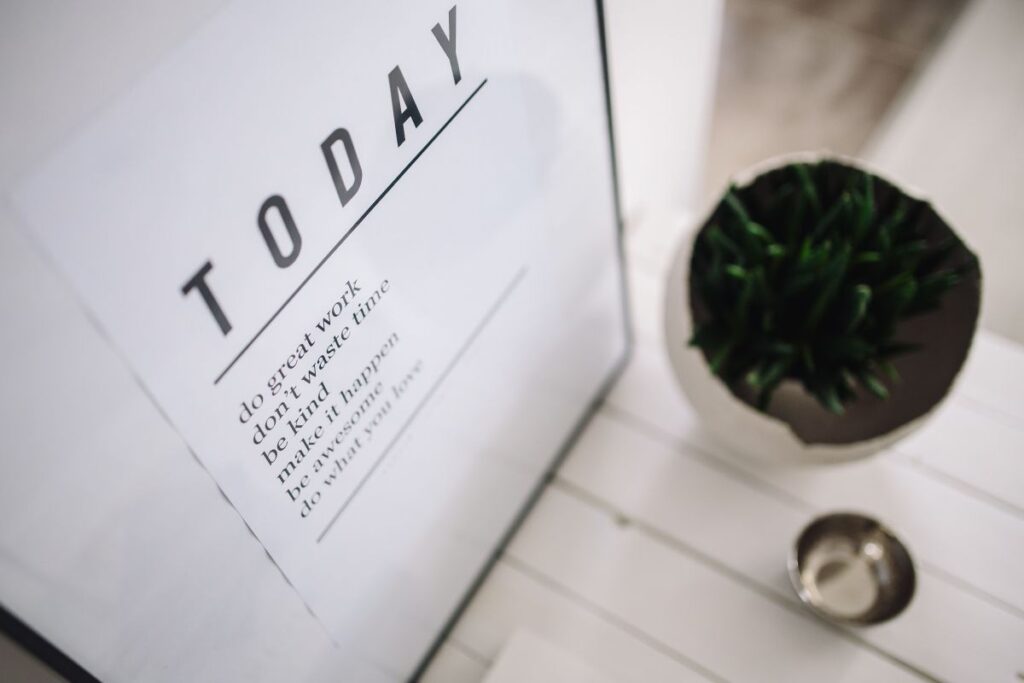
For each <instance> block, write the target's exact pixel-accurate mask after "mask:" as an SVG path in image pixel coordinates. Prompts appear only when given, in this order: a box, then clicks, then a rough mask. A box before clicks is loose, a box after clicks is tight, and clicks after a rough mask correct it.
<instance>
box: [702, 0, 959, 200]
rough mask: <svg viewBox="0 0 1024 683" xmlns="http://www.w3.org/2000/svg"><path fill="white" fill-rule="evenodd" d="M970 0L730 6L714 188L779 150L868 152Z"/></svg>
mask: <svg viewBox="0 0 1024 683" xmlns="http://www.w3.org/2000/svg"><path fill="white" fill-rule="evenodd" d="M967 2H968V0H857V1H856V2H850V1H849V0H726V2H725V14H724V19H723V24H722V38H721V40H722V42H721V61H720V63H719V68H718V77H717V83H716V88H715V99H714V114H713V116H712V124H711V141H710V147H709V151H708V160H707V165H706V170H705V189H706V191H707V192H710V193H715V192H718V191H720V190H721V188H722V186H723V185H724V184H725V183H726V181H727V180H728V177H729V175H730V174H731V173H733V172H735V171H737V170H740V169H743V168H746V167H747V166H750V165H751V164H754V163H757V162H758V161H761V160H763V159H766V158H768V157H771V156H775V155H777V154H783V153H786V152H790V151H793V150H801V149H830V150H832V151H834V152H839V153H841V154H848V155H851V156H856V155H859V154H860V153H861V152H863V151H864V148H865V145H867V143H868V141H869V140H870V139H871V137H872V135H873V134H874V133H875V132H876V130H878V128H879V126H880V125H881V124H882V122H883V121H884V120H885V117H886V115H887V114H888V113H889V111H890V110H891V109H892V108H893V107H894V106H895V105H896V104H897V102H898V100H899V98H900V95H901V93H903V92H904V91H906V90H908V89H910V88H911V87H912V86H913V83H914V80H915V77H916V76H917V75H918V74H919V73H921V72H922V71H923V70H924V69H926V68H927V65H928V63H929V61H930V60H931V58H932V56H933V54H934V52H935V50H936V49H937V47H938V46H939V44H940V43H941V42H942V40H943V38H945V36H946V35H947V34H948V32H949V30H950V28H952V26H953V25H954V23H955V22H956V21H957V19H958V17H960V16H961V14H962V11H963V10H964V8H965V5H966V4H967Z"/></svg>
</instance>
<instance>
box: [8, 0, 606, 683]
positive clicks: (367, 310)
mask: <svg viewBox="0 0 1024 683" xmlns="http://www.w3.org/2000/svg"><path fill="white" fill-rule="evenodd" d="M585 7H586V12H585V13H584V14H583V15H582V17H583V19H582V20H581V18H580V13H579V12H578V11H577V13H576V15H575V16H572V15H571V14H566V17H565V18H566V20H567V21H566V24H565V29H564V30H565V34H564V35H565V37H566V40H567V42H566V44H565V45H561V46H560V45H556V44H553V43H552V42H551V41H550V40H549V39H547V38H543V36H545V35H546V36H550V35H551V33H552V28H551V27H550V26H549V27H548V28H545V29H544V30H543V31H542V32H539V33H537V34H536V35H534V34H533V31H532V28H531V26H532V25H533V22H535V21H536V14H535V13H534V11H533V10H530V9H529V7H527V6H526V5H519V6H517V3H512V2H509V3H502V2H498V3H495V2H483V0H457V1H455V2H452V1H451V0H449V1H447V2H436V1H430V2H403V3H398V2H359V3H355V2H336V1H331V2H305V3H298V4H295V3H269V2H268V3H262V2H261V3H235V4H231V5H229V6H227V7H226V8H225V9H223V10H222V11H221V12H220V13H219V14H218V15H217V16H215V17H214V18H213V19H211V20H210V22H209V23H208V24H207V25H205V26H204V27H203V28H202V29H201V30H200V31H199V32H197V33H196V34H194V35H193V36H191V37H190V38H189V39H188V40H187V41H186V42H185V43H184V44H182V45H181V46H179V47H178V48H176V49H175V50H174V51H173V52H172V53H171V54H170V55H168V56H167V57H166V58H165V59H164V60H162V61H161V62H160V63H159V64H158V65H157V67H156V68H154V69H153V70H152V71H151V72H150V73H148V74H147V75H146V76H145V77H144V78H142V79H141V80H140V81H139V82H137V83H136V84H135V85H134V86H133V87H132V88H131V89H130V90H129V91H128V92H127V93H126V94H125V95H124V96H123V97H121V98H119V99H118V100H117V101H115V102H112V103H111V104H110V106H109V107H107V108H106V109H104V110H103V111H102V112H100V113H99V114H98V115H97V116H96V117H95V118H94V119H93V120H91V121H89V122H88V123H87V124H86V125H85V126H84V127H82V129H81V130H80V131H79V132H78V133H77V134H76V135H75V136H74V137H73V139H71V140H68V141H65V142H63V143H62V144H60V145H58V146H57V147H56V151H55V152H54V154H52V156H50V157H49V158H48V159H47V160H46V162H45V163H44V164H42V165H41V166H40V167H39V168H38V169H36V170H35V171H34V172H33V173H31V174H29V175H28V176H27V177H26V178H24V179H23V181H22V182H20V183H19V185H18V190H17V192H16V193H15V196H14V205H15V209H16V211H17V212H18V214H19V215H20V217H21V219H22V220H23V222H24V223H25V224H26V225H27V226H28V227H29V229H30V230H31V232H32V233H33V234H35V235H36V236H37V237H38V238H39V240H40V241H41V242H42V244H43V245H44V247H45V249H46V251H47V252H49V253H50V254H51V255H52V257H53V259H54V260H55V262H56V264H57V266H58V267H59V268H60V269H61V270H62V271H64V272H65V273H66V274H67V275H68V277H69V280H70V282H71V283H72V285H73V286H74V287H75V288H76V289H78V290H79V292H80V293H81V298H82V300H83V302H84V304H85V305H86V306H87V307H88V308H89V309H90V310H91V311H92V312H93V314H94V316H95V319H96V322H97V324H98V326H99V327H100V328H101V329H102V330H103V331H104V332H105V333H106V334H107V335H108V337H109V339H110V341H111V343H112V344H113V345H114V346H115V347H117V348H118V349H119V351H120V352H121V353H122V354H123V356H124V358H125V361H126V362H127V363H128V364H129V365H130V366H131V367H132V368H133V369H134V371H135V372H136V374H137V376H138V378H139V380H140V382H141V384H142V385H143V386H144V387H145V389H146V390H147V392H148V393H149V394H150V395H151V397H152V399H153V401H154V403H155V404H156V405H157V406H158V407H159V408H160V410H161V411H162V412H163V413H164V414H165V415H166V417H167V419H168V420H169V421H170V423H171V424H173V425H174V427H175V428H176V429H177V430H178V432H179V433H180V435H181V437H182V438H183V439H184V440H185V441H186V442H187V443H188V444H189V446H190V448H191V450H192V451H193V452H194V454H195V456H196V458H197V459H198V461H199V462H200V463H201V464H202V465H203V466H204V467H205V468H206V469H207V470H208V471H209V472H210V474H211V475H212V477H213V479H214V480H215V482H216V483H217V485H218V486H219V487H220V489H221V490H222V491H223V493H224V495H225V497H226V498H227V500H228V501H230V503H231V504H232V505H233V506H234V507H235V508H236V509H237V510H238V512H239V514H240V515H241V517H242V519H243V520H244V522H245V524H246V525H247V526H248V527H249V528H250V529H251V531H252V533H253V534H254V535H255V537H256V538H257V539H258V540H259V542H260V543H262V544H263V546H264V547H265V548H266V550H267V552H268V554H269V555H270V557H271V558H272V559H273V561H274V562H276V564H277V565H278V566H279V567H280V569H281V570H282V572H283V575H284V576H285V577H286V579H287V580H288V581H289V582H291V583H292V584H293V585H294V587H295V588H296V589H297V590H298V592H299V594H300V595H301V596H302V598H303V600H304V601H305V602H306V604H307V605H308V606H309V608H310V609H311V611H312V612H313V613H314V614H315V615H316V616H317V617H318V618H319V619H320V621H321V622H322V623H323V624H324V626H325V627H326V629H327V630H328V632H329V633H330V634H331V636H332V639H333V640H334V642H335V643H336V644H338V645H339V646H341V647H353V648H355V647H358V648H359V649H360V650H361V651H362V650H364V649H365V648H367V647H369V648H370V650H371V651H372V654H376V655H377V656H379V657H380V659H381V660H385V659H390V661H389V664H393V665H394V666H395V667H396V669H397V670H399V671H405V672H406V673H407V672H408V666H409V665H408V662H413V661H415V657H416V656H418V655H419V654H422V649H423V634H424V633H427V632H429V631H430V630H431V629H434V630H436V628H437V627H439V626H440V623H439V622H440V619H439V617H440V616H442V615H445V614H447V613H448V611H449V610H450V609H451V608H452V607H453V606H454V595H453V594H452V587H453V586H457V585H463V586H464V585H465V584H466V582H467V580H468V578H469V577H471V576H472V574H473V573H474V572H475V571H477V570H479V568H480V565H481V560H482V558H480V557H465V558H459V557H453V556H452V555H451V554H450V553H445V552H443V551H442V550H441V549H438V548H431V538H432V537H434V536H432V534H433V533H434V531H435V530H436V525H437V524H439V523H442V521H443V520H444V519H446V517H445V514H446V511H445V505H446V503H445V501H446V500H447V499H448V498H449V496H450V494H451V492H452V491H455V490H460V489H465V488H466V487H473V486H487V485H488V484H487V482H481V481H480V479H479V477H480V476H482V475H481V472H484V471H486V472H488V474H487V475H486V476H487V477H491V478H493V477H495V470H493V469H491V470H488V469H487V467H488V466H491V465H493V463H494V462H501V463H503V464H502V467H503V468H504V471H506V472H508V476H509V481H515V482H516V485H515V486H512V487H510V488H509V489H508V490H507V491H506V496H505V497H502V498H498V499H492V500H490V501H487V504H488V505H491V506H494V509H495V510H498V511H499V512H500V515H499V516H500V517H501V518H502V519H510V518H511V515H512V514H514V510H515V509H516V508H517V506H518V505H519V504H520V503H521V502H522V497H523V495H524V493H525V491H527V490H528V489H529V486H530V485H532V483H533V482H535V481H536V479H537V477H539V475H540V473H541V472H542V471H543V469H544V467H545V466H546V463H547V462H549V461H550V459H551V458H552V457H553V455H554V452H555V450H556V449H557V447H558V444H559V443H561V441H562V440H563V439H564V438H565V436H566V435H567V433H568V431H569V429H570V428H571V425H572V424H573V422H574V420H575V419H577V418H578V417H579V415H580V414H581V413H582V411H583V410H584V406H585V404H586V401H587V400H589V398H590V397H591V396H592V395H593V393H594V391H596V388H597V387H598V385H599V384H600V381H601V380H602V379H603V378H604V377H605V376H606V374H607V372H608V371H609V369H610V367H611V366H612V364H613V363H614V361H615V360H616V359H617V358H619V357H620V356H621V354H622V352H623V349H624V343H625V342H624V339H623V332H622V330H623V329H624V321H623V320H622V311H621V308H620V297H621V292H620V290H619V287H620V285H619V281H618V265H617V251H616V237H615V219H614V205H613V188H612V183H611V158H610V150H609V146H608V137H607V121H606V119H605V114H604V100H603V91H602V88H603V81H602V76H601V71H600V52H599V46H598V42H597V40H598V39H597V28H596V23H590V22H591V21H593V16H592V12H593V9H592V7H591V6H590V5H589V4H588V5H586V6H585ZM570 19H571V21H569V20H570ZM545 21H547V22H549V24H551V25H553V26H555V27H558V25H559V21H560V20H559V19H558V18H557V17H549V18H547V19H546V20H545ZM557 30H560V29H557V28H556V31H557ZM581 51H582V52H583V53H584V56H582V57H581V56H578V55H577V56H574V57H572V58H571V59H570V58H568V57H567V55H569V54H571V53H578V52H581ZM560 60H561V61H560ZM580 63H583V64H586V65H588V68H587V69H585V70H583V71H582V72H580V71H579V70H578V69H576V67H575V66H572V69H573V71H570V69H569V67H570V65H576V64H580ZM560 64H561V66H559V65H560ZM560 69H562V70H564V71H561V73H563V74H570V73H571V75H572V77H571V78H560V76H559V74H560ZM552 79H555V80H554V81H552ZM67 353H72V354H73V353H75V348H74V344H73V340H69V344H68V347H67ZM78 398H79V400H88V397H78ZM144 452H145V450H144V444H140V457H144ZM484 463H490V464H491V465H486V466H485V464H484ZM495 490H498V489H495ZM182 505H188V501H187V500H183V501H182ZM491 540H492V541H494V542H496V540H497V539H496V538H494V539H491ZM140 551H142V549H140ZM453 567H455V568H456V571H454V574H453V569H452V568H453ZM453 576H454V578H453ZM435 590H436V594H435ZM410 606H414V607H410ZM410 614H412V615H414V616H415V615H425V616H424V617H423V623H418V622H417V621H416V619H410V618H409V616H410ZM404 642H413V643H415V647H407V646H403V647H404V649H405V650H408V652H407V653H406V652H405V651H403V652H402V653H401V656H400V657H399V658H398V660H397V663H396V660H395V658H394V656H393V655H394V649H395V648H396V647H398V646H397V645H396V643H404ZM403 658H405V659H403ZM406 659H407V660H408V662H407V661H406Z"/></svg>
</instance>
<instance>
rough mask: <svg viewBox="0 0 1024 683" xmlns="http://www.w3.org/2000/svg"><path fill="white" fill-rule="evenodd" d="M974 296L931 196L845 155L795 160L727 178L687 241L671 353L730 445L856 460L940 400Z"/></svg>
mask: <svg viewBox="0 0 1024 683" xmlns="http://www.w3.org/2000/svg"><path fill="white" fill-rule="evenodd" d="M979 301H980V270H979V266H978V260H977V257H976V256H975V255H974V254H973V253H972V252H971V251H970V250H969V249H968V248H967V247H966V246H965V245H964V243H963V241H962V240H961V239H960V238H959V237H958V236H957V235H956V234H955V233H954V232H953V230H952V229H951V228H950V227H949V225H948V224H947V223H946V222H945V221H944V220H943V219H942V218H941V217H940V216H939V215H938V213H936V211H935V210H934V209H933V208H932V206H931V204H930V203H928V202H927V201H925V200H923V199H920V198H918V197H915V196H913V195H912V194H910V193H909V192H907V191H904V190H901V189H900V188H898V187H896V186H895V185H893V184H892V183H890V182H888V181H886V180H884V179H882V178H880V177H879V176H878V175H876V174H874V173H872V172H869V171H866V170H864V169H862V168H860V167H859V166H857V165H855V164H854V163H852V162H850V161H847V160H840V159H835V158H829V159H823V160H811V159H806V158H802V159H794V160H790V161H785V162H783V163H781V164H775V165H773V166H771V167H769V168H768V169H767V170H764V171H762V172H759V173H758V172H754V173H751V174H748V179H747V180H746V181H745V182H739V183H738V184H734V185H731V186H730V187H729V188H728V190H727V191H726V192H725V194H724V195H723V196H722V197H721V199H720V200H719V201H718V202H717V203H716V204H715V206H714V208H713V209H712V210H711V212H710V214H709V215H708V216H707V218H706V219H705V220H704V221H703V222H702V223H701V225H700V228H699V230H698V231H697V233H696V234H695V235H694V236H693V238H692V239H691V240H690V241H688V243H687V245H685V247H684V248H682V249H680V250H679V253H678V254H677V257H676V260H675V264H674V267H673V269H672V273H671V275H670V279H669V283H668V288H667V296H666V332H667V337H668V349H669V356H670V358H671V360H672V364H673V367H674V369H675V371H676V375H677V377H678V378H679V380H680V382H681V385H682V387H683V390H684V392H685V393H686V394H687V395H688V397H689V398H690V400H691V402H692V403H693V404H694V407H695V408H696V410H697V411H698V413H699V414H700V415H701V417H702V418H703V421H704V423H705V424H706V425H707V426H708V427H709V428H710V430H711V431H712V432H713V433H714V434H715V435H717V436H718V437H719V438H720V439H722V440H723V441H724V442H725V443H726V444H727V445H728V446H730V447H731V448H732V449H733V450H736V451H739V452H741V453H743V454H745V455H750V456H763V457H768V458H771V459H775V460H780V459H782V460H812V461H823V460H836V459H848V458H853V457H858V456H863V455H867V454H870V453H873V452H875V451H877V450H879V449H880V448H883V447H885V446H886V445H888V444H890V443H892V442H893V441H895V440H896V439H898V438H900V437H902V436H904V435H906V434H907V433H908V432H909V431H910V430H912V429H913V428H914V427H916V426H918V425H919V424H920V423H921V422H922V419H923V418H924V417H926V416H927V415H928V414H929V413H930V412H931V411H932V410H933V409H934V408H935V406H936V405H938V403H939V402H940V401H941V400H942V399H943V398H944V397H945V395H946V394H947V393H948V391H949V389H950V387H951V385H952V383H953V381H954V379H955V378H956V375H957V373H958V372H959V370H960V368H961V366H962V365H963V362H964V360H965V359H966V356H967V352H968V350H969V348H970V344H971V340H972V338H973V335H974V331H975V327H976V325H977V318H978V310H979Z"/></svg>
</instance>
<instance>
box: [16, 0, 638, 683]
mask: <svg viewBox="0 0 1024 683" xmlns="http://www.w3.org/2000/svg"><path fill="white" fill-rule="evenodd" d="M594 2H595V5H596V10H597V27H596V30H597V32H598V41H599V46H600V64H601V74H602V77H603V80H604V101H605V122H606V124H607V133H608V138H607V141H608V149H609V156H610V159H611V165H612V168H611V178H612V188H611V191H612V199H613V206H614V211H615V227H616V233H617V234H616V250H617V256H618V262H619V278H620V289H621V292H622V302H621V305H622V312H623V320H625V321H626V325H625V330H624V339H625V347H624V351H623V354H622V356H621V357H620V358H619V359H618V360H617V361H616V363H615V364H614V365H613V366H612V368H611V370H610V371H609V372H608V374H607V376H606V377H605V379H604V381H603V382H602V383H601V386H600V388H599V389H598V391H597V394H596V395H595V396H594V397H593V398H592V399H591V400H590V402H589V403H587V404H586V405H585V406H584V407H583V410H582V412H581V414H580V417H579V419H578V420H577V421H576V423H575V425H573V427H572V429H571V430H570V432H569V434H568V435H567V437H566V439H565V441H564V442H563V444H562V446H561V447H560V448H559V449H558V450H557V452H556V453H555V455H554V457H553V458H552V460H551V463H550V464H549V465H548V467H547V468H546V469H545V471H544V474H543V475H542V476H541V477H540V479H539V480H538V481H537V483H536V484H535V485H534V487H533V490H532V491H531V493H530V495H529V496H528V497H527V499H526V501H525V502H524V503H523V505H522V507H521V508H520V510H519V512H518V513H517V514H516V516H515V518H514V519H513V521H512V523H511V524H510V525H509V526H508V528H507V529H506V531H505V533H504V534H502V536H501V537H500V538H499V540H498V542H497V544H496V545H495V548H494V551H493V552H492V553H491V555H490V556H489V557H488V559H487V560H486V561H485V562H484V564H483V566H482V567H481V568H480V570H479V571H478V572H477V574H476V577H475V578H474V580H473V582H472V583H471V584H470V586H469V587H468V588H467V589H466V592H465V593H464V594H463V597H462V599H461V600H460V601H459V602H458V604H457V605H456V607H455V609H454V610H453V611H452V613H451V615H450V616H449V618H448V619H447V621H446V622H445V624H444V626H443V627H442V629H441V631H440V632H439V633H438V635H437V637H436V638H435V639H434V642H433V644H432V645H431V647H430V648H429V649H428V650H427V652H426V653H425V654H424V655H423V657H422V658H421V660H420V663H419V665H418V666H417V667H416V669H415V671H414V672H413V674H412V677H411V679H410V680H413V681H417V680H419V679H420V678H421V677H422V676H423V674H424V673H425V672H426V671H427V669H428V668H429V666H430V664H431V662H432V661H433V659H434V657H435V655H436V654H437V652H438V650H440V648H441V646H442V645H443V644H444V642H445V640H446V639H447V638H448V636H449V635H450V633H451V632H452V629H453V628H454V627H455V624H456V623H457V622H458V620H459V618H460V617H461V616H462V614H463V612H464V611H465V609H466V607H467V605H469V603H470V602H471V601H472V599H473V597H474V596H475V595H476V593H477V592H478V590H479V589H480V586H481V585H483V582H484V581H485V579H486V578H487V576H488V574H489V573H490V571H491V569H492V568H493V567H494V565H495V564H496V563H497V561H498V559H499V558H500V557H501V553H502V551H503V550H504V549H505V547H506V546H507V545H508V543H509V541H510V540H511V539H512V537H513V536H514V535H515V533H516V531H518V529H519V527H520V526H521V525H522V523H523V521H524V520H525V519H526V517H527V516H528V515H529V513H530V512H531V511H532V510H533V508H534V506H535V504H536V502H537V500H538V499H539V498H540V495H541V494H542V493H543V491H544V489H545V487H546V486H547V484H548V483H549V482H550V481H551V479H552V477H553V476H554V473H555V471H556V470H557V469H558V467H559V466H560V465H561V463H562V461H563V460H564V459H565V457H566V456H567V455H568V453H569V451H570V450H571V449H572V447H573V445H574V444H575V443H576V440H577V439H578V438H579V436H580V434H581V433H582V432H583V430H584V429H585V428H586V426H587V424H588V423H589V422H590V419H591V417H592V416H593V415H594V413H595V412H596V411H597V409H598V408H599V407H600V406H601V403H602V402H603V401H604V398H605V397H606V396H607V394H608V392H609V391H610V390H611V388H612V386H614V384H615V381H616V380H617V379H618V378H619V376H620V375H621V374H622V371H623V369H624V368H625V366H626V364H627V363H628V361H629V359H630V357H631V356H632V351H633V344H634V339H633V333H632V328H631V325H630V319H631V318H630V310H629V296H628V290H627V286H628V284H627V281H626V272H625V269H626V262H625V255H624V251H623V237H624V232H623V224H622V204H621V197H620V194H619V180H618V162H617V157H616V151H615V150H616V148H615V134H614V130H613V125H612V102H611V82H610V76H609V71H608V42H607V33H606V22H605V12H604V2H603V0H594ZM0 631H2V632H3V633H4V634H6V635H7V636H8V637H9V638H10V639H11V640H12V641H13V642H15V643H17V644H18V645H20V646H21V647H22V648H24V649H25V650H26V651H27V652H28V653H30V654H32V655H33V656H34V657H35V658H36V659H38V660H39V661H40V662H42V663H43V664H45V665H46V666H48V667H49V668H50V669H51V670H52V671H53V672H54V673H56V674H57V675H59V676H61V677H63V678H65V679H67V680H69V681H72V682H74V683H78V682H79V681H81V682H83V683H93V682H98V681H99V679H98V678H96V677H95V676H94V675H93V674H91V673H90V672H89V671H87V670H86V669H85V668H84V667H82V665H81V664H79V663H78V662H76V661H75V660H74V659H73V658H71V657H70V656H69V655H68V654H67V653H65V652H64V651H62V650H61V649H60V648H58V647H57V646H56V645H54V644H53V643H52V642H50V641H49V640H48V639H47V638H46V637H44V636H43V635H42V634H40V633H39V632H38V631H36V630H35V629H33V628H32V627H31V626H29V625H28V624H27V623H25V622H24V621H22V620H21V619H19V618H18V617H17V616H16V615H15V614H14V613H12V612H11V611H10V610H8V609H7V608H6V606H4V605H0Z"/></svg>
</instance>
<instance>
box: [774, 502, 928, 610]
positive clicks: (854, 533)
mask: <svg viewBox="0 0 1024 683" xmlns="http://www.w3.org/2000/svg"><path fill="white" fill-rule="evenodd" d="M788 566H789V578H790V580H791V581H792V582H793V587H794V588H795V589H796V592H797V595H798V596H800V600H801V601H803V603H804V604H805V605H807V606H808V607H809V608H810V609H811V610H812V611H813V612H815V613H816V614H818V615H819V616H821V617H823V618H825V619H827V620H829V621H833V622H836V623H840V624H851V625H857V626H866V625H868V624H877V623H880V622H883V621H886V620H888V619H892V618H893V617H895V616H896V615H897V614H899V613H900V612H902V611H903V610H904V609H905V608H906V607H907V605H909V604H910V599H911V598H912V597H913V596H914V586H915V584H916V576H915V573H914V563H913V561H912V560H911V559H910V553H908V552H907V549H906V548H905V547H904V546H903V543H901V542H900V540H899V539H898V538H896V536H895V534H893V533H892V532H891V531H889V530H888V529H887V528H885V527H884V526H882V525H881V524H879V523H878V522H877V521H875V520H874V519H871V518H870V517H865V516H864V515H859V514H855V513H848V512H842V513H835V514H830V515H825V516H824V517H819V518H817V519H815V520H814V521H813V522H811V523H810V524H809V525H808V526H807V527H806V528H805V529H804V530H803V532H801V534H800V536H799V538H797V541H796V545H795V547H794V548H793V552H792V554H791V555H790V558H789V562H788Z"/></svg>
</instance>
